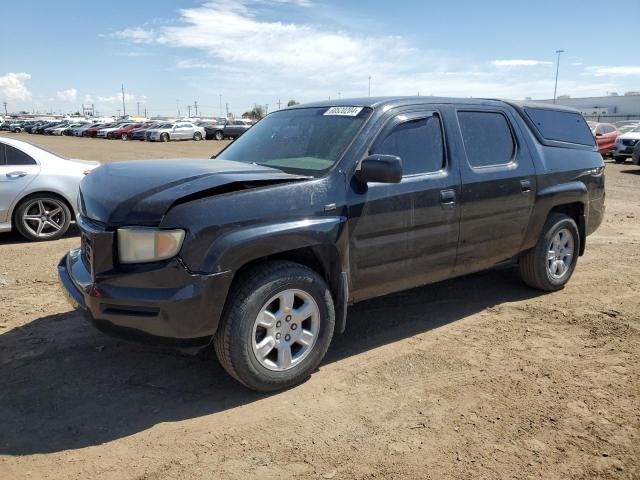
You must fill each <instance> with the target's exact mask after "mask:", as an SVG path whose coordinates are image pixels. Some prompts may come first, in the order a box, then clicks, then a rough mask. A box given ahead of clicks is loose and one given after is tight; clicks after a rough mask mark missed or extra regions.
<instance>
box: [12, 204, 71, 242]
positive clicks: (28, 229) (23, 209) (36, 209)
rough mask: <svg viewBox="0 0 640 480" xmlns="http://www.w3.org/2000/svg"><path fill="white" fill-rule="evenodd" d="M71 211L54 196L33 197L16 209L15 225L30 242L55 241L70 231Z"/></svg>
mask: <svg viewBox="0 0 640 480" xmlns="http://www.w3.org/2000/svg"><path fill="white" fill-rule="evenodd" d="M70 222H71V211H70V210H69V207H67V204H66V203H65V202H64V201H63V200H62V199H60V198H59V197H55V196H53V195H40V194H38V195H33V196H30V197H27V198H25V199H24V200H22V202H20V204H19V205H18V207H17V208H16V213H15V216H14V225H15V227H16V229H17V230H18V232H20V234H21V235H22V236H23V237H25V238H26V239H28V240H31V241H43V240H55V239H57V238H60V237H62V236H63V235H64V234H65V233H66V232H67V230H68V229H69V223H70Z"/></svg>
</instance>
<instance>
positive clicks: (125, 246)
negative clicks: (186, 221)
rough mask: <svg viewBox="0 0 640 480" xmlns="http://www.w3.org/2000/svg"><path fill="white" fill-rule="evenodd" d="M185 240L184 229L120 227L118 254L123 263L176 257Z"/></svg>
mask: <svg viewBox="0 0 640 480" xmlns="http://www.w3.org/2000/svg"><path fill="white" fill-rule="evenodd" d="M183 240H184V230H157V229H153V228H143V227H139V228H136V227H126V228H119V229H118V255H119V257H120V261H121V262H122V263H144V262H155V261H158V260H166V259H167V258H171V257H175V256H176V255H177V254H178V252H179V251H180V247H181V246H182V241H183Z"/></svg>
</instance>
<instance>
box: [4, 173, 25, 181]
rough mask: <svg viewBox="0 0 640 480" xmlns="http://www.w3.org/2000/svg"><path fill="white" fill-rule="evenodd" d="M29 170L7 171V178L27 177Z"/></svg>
mask: <svg viewBox="0 0 640 480" xmlns="http://www.w3.org/2000/svg"><path fill="white" fill-rule="evenodd" d="M26 176H27V172H9V173H7V178H8V179H10V180H15V179H16V178H22V177H26Z"/></svg>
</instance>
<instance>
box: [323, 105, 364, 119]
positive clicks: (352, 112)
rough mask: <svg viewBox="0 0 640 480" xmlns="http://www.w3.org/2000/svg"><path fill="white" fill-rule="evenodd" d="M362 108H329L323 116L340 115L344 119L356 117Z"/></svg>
mask: <svg viewBox="0 0 640 480" xmlns="http://www.w3.org/2000/svg"><path fill="white" fill-rule="evenodd" d="M363 108H364V107H331V108H330V109H329V110H327V111H326V112H324V114H323V115H342V116H345V117H356V116H357V115H358V114H359V113H360V112H361V111H362V109H363Z"/></svg>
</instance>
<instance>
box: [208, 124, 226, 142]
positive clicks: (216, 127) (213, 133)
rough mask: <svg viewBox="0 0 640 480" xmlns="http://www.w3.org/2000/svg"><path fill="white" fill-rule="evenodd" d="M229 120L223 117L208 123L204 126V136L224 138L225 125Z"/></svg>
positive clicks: (211, 138)
mask: <svg viewBox="0 0 640 480" xmlns="http://www.w3.org/2000/svg"><path fill="white" fill-rule="evenodd" d="M226 123H227V120H226V119H223V120H221V121H217V122H210V123H208V124H207V125H203V127H204V132H205V135H204V138H206V139H207V140H213V139H216V140H224V126H225V125H226Z"/></svg>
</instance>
